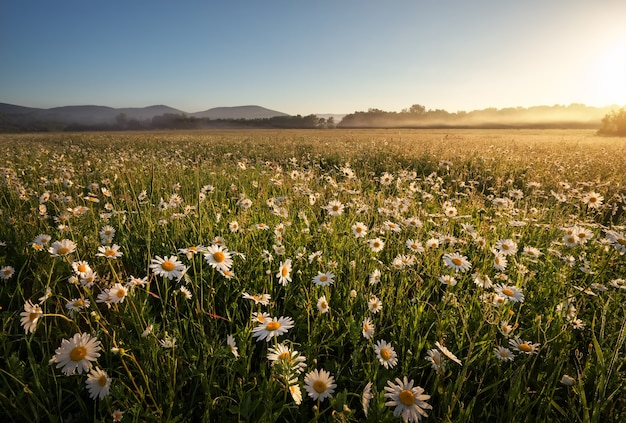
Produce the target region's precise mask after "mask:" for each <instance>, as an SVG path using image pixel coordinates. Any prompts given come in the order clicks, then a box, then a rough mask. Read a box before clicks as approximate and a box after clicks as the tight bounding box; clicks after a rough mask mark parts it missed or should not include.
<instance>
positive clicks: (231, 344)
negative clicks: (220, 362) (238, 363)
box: [226, 335, 239, 358]
mask: <svg viewBox="0 0 626 423" xmlns="http://www.w3.org/2000/svg"><path fill="white" fill-rule="evenodd" d="M226 345H228V349H229V350H230V352H231V354H232V355H234V356H235V358H239V349H238V348H237V343H236V342H235V337H234V336H232V335H228V336H227V337H226Z"/></svg>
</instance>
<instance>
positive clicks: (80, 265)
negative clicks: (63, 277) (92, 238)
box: [72, 261, 91, 276]
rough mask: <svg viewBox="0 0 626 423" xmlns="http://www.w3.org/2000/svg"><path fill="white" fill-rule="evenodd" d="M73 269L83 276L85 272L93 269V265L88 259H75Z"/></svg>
mask: <svg viewBox="0 0 626 423" xmlns="http://www.w3.org/2000/svg"><path fill="white" fill-rule="evenodd" d="M72 269H74V273H76V275H78V276H83V275H84V274H85V273H87V272H88V271H89V270H91V267H90V266H89V263H87V262H86V261H73V262H72Z"/></svg>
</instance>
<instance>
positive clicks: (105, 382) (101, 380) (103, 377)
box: [98, 375, 107, 387]
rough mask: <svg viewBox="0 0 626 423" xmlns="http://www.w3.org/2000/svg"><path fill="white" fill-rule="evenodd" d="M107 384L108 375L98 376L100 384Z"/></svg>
mask: <svg viewBox="0 0 626 423" xmlns="http://www.w3.org/2000/svg"><path fill="white" fill-rule="evenodd" d="M106 384H107V377H106V376H104V375H102V376H100V377H99V378H98V385H100V386H102V387H104V386H106Z"/></svg>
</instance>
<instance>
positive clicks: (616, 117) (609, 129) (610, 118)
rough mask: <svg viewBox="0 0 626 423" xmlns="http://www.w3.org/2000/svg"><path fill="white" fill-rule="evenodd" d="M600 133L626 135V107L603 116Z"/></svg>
mask: <svg viewBox="0 0 626 423" xmlns="http://www.w3.org/2000/svg"><path fill="white" fill-rule="evenodd" d="M598 134H600V135H616V136H620V137H625V136H626V109H620V110H619V111H615V110H613V111H611V112H610V113H608V114H607V115H606V116H604V118H602V127H600V129H599V130H598Z"/></svg>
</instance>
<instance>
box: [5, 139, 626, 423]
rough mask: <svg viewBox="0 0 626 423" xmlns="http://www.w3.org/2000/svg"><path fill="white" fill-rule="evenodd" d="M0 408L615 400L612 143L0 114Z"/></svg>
mask: <svg viewBox="0 0 626 423" xmlns="http://www.w3.org/2000/svg"><path fill="white" fill-rule="evenodd" d="M0 146H1V147H2V161H1V162H0V176H1V179H0V221H1V222H2V223H1V224H0V307H1V309H0V316H1V317H0V322H1V324H2V329H3V330H2V333H1V335H0V336H1V339H0V415H1V416H2V417H3V418H2V421H18V422H22V421H23V422H26V421H29V422H31V421H50V422H62V421H63V422H73V421H125V422H146V421H166V422H175V421H179V422H187V421H207V422H213V421H214V422H230V421H233V422H246V421H249V422H273V421H285V422H296V421H324V422H327V421H337V422H357V421H371V422H395V421H413V422H415V421H421V420H424V421H433V422H441V421H443V422H470V421H475V422H503V421H506V422H528V421H541V422H543V421H564V422H611V421H615V422H617V421H626V400H625V399H624V398H625V397H626V396H625V394H626V385H625V384H626V367H625V359H624V343H625V340H626V337H625V336H626V254H625V253H626V140H625V139H623V138H611V137H598V136H596V135H595V134H594V133H592V131H583V130H567V131H561V130H354V131H352V130H311V131H306V130H302V131H295V130H294V131H290V130H285V131H271V130H267V131H266V130H256V131H250V130H240V131H236V130H233V131H213V132H211V131H205V132H202V131H197V132H194V131H189V132H183V131H181V132H138V133H124V132H119V133H75V134H68V133H65V134H58V133H57V134H54V133H50V134H15V135H9V134H5V135H0Z"/></svg>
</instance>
